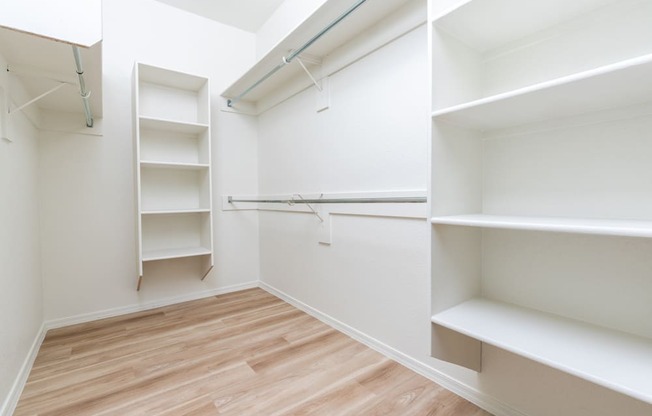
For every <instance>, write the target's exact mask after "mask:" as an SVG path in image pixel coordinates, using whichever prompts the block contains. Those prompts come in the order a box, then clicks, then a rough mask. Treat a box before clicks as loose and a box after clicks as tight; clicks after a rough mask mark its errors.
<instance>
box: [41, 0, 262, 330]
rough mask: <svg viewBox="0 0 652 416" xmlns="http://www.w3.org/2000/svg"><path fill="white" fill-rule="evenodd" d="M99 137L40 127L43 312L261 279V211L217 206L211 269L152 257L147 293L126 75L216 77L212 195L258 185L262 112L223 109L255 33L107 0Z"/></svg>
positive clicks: (65, 312) (53, 314) (153, 5)
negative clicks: (157, 69)
mask: <svg viewBox="0 0 652 416" xmlns="http://www.w3.org/2000/svg"><path fill="white" fill-rule="evenodd" d="M103 7H104V8H103V19H104V40H103V56H102V60H103V83H104V85H103V91H104V120H103V129H104V136H103V137H100V138H98V137H91V136H83V135H71V134H64V133H55V132H43V133H42V136H41V153H40V179H41V181H42V185H43V186H42V207H41V220H42V240H43V278H44V289H45V292H44V293H45V294H44V297H45V316H46V320H48V321H50V320H57V319H64V321H65V320H66V319H67V318H70V317H74V316H77V315H86V316H88V314H95V313H98V312H100V311H107V310H116V308H127V309H128V308H131V307H135V306H138V305H144V304H151V303H152V302H159V301H165V300H166V299H168V300H169V299H172V298H175V297H183V296H186V297H192V296H200V295H201V294H202V293H207V291H209V290H215V289H219V288H226V287H229V286H234V285H238V284H242V283H245V282H252V281H255V280H256V279H257V277H258V223H257V213H255V212H252V213H245V214H244V215H239V216H233V215H228V214H229V213H226V214H222V213H221V212H220V211H219V210H216V216H215V221H214V226H215V229H214V235H215V247H216V252H215V262H216V264H215V269H214V270H213V271H212V272H211V273H210V275H209V276H208V277H207V278H206V280H205V281H203V282H202V281H201V280H200V278H201V274H200V270H199V268H198V262H197V259H194V258H191V259H186V260H175V261H167V262H161V263H159V264H153V265H151V267H147V268H146V269H145V276H144V279H143V284H142V288H141V291H140V292H136V282H137V278H138V270H137V260H136V258H137V252H136V233H135V227H136V214H135V209H136V207H135V199H134V160H133V159H134V148H133V137H132V115H131V94H132V92H131V85H132V84H131V77H132V69H133V65H134V62H135V61H142V62H144V63H148V64H152V65H159V66H163V67H168V68H171V69H177V70H180V71H188V72H191V73H197V74H200V75H207V76H210V78H211V87H212V96H213V99H212V107H213V111H212V120H211V121H212V125H213V163H214V169H213V174H214V178H213V186H214V189H213V192H214V197H215V199H216V200H215V201H214V204H215V206H216V207H219V206H220V205H219V196H220V195H221V194H223V193H224V192H226V191H229V192H232V193H253V192H255V190H256V188H257V162H256V157H257V155H256V152H257V150H256V141H255V136H256V120H255V119H253V118H247V117H240V116H236V115H233V114H230V113H224V112H220V111H219V98H218V97H219V93H220V92H221V91H222V90H223V89H224V88H225V87H226V85H225V82H228V81H229V80H231V79H234V78H237V76H238V75H239V74H240V73H242V72H243V71H244V70H245V69H246V68H247V67H249V66H250V65H251V64H252V62H253V59H254V40H255V37H254V35H253V34H250V33H247V32H244V31H242V30H239V29H235V28H231V27H228V26H225V25H222V24H220V23H217V22H214V21H212V20H209V19H205V18H202V17H199V16H196V15H194V14H191V13H187V12H183V11H180V10H178V9H176V8H172V7H170V6H167V5H164V4H162V3H159V2H155V1H153V0H111V1H105V2H104V5H103Z"/></svg>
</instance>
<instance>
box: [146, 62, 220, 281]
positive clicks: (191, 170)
mask: <svg viewBox="0 0 652 416" xmlns="http://www.w3.org/2000/svg"><path fill="white" fill-rule="evenodd" d="M134 111H135V122H134V126H135V142H136V162H137V167H136V172H137V189H138V239H139V244H138V247H139V256H138V258H139V279H138V289H140V286H141V282H142V278H143V270H144V263H145V262H148V261H157V260H167V259H176V258H184V257H201V260H202V262H203V264H204V268H205V270H206V274H204V277H205V276H206V275H207V274H208V272H209V271H210V269H211V268H212V267H213V226H212V223H213V214H212V186H211V143H210V137H211V133H210V86H209V80H208V78H205V77H200V76H196V75H190V74H186V73H181V72H177V71H172V70H168V69H163V68H158V67H154V66H151V65H146V64H142V63H137V64H136V65H135V67H134Z"/></svg>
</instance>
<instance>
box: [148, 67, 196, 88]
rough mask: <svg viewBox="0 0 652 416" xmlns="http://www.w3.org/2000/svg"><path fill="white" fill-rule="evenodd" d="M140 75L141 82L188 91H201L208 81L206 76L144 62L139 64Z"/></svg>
mask: <svg viewBox="0 0 652 416" xmlns="http://www.w3.org/2000/svg"><path fill="white" fill-rule="evenodd" d="M138 77H139V81H140V82H149V83H152V84H158V85H162V86H165V87H170V88H178V89H181V90H187V91H200V90H201V89H202V88H203V87H204V86H205V85H206V83H207V82H208V79H207V78H205V77H200V76H197V75H192V74H188V73H185V72H178V71H173V70H170V69H163V68H159V67H156V66H151V65H147V64H143V63H139V64H138Z"/></svg>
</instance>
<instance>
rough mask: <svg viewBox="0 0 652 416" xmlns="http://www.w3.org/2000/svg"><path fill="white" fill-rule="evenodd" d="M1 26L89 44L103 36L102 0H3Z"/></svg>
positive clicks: (0, 12)
mask: <svg viewBox="0 0 652 416" xmlns="http://www.w3.org/2000/svg"><path fill="white" fill-rule="evenodd" d="M0 26H5V27H9V28H12V29H16V30H20V31H23V32H28V33H33V34H36V35H39V36H42V37H46V38H51V39H55V40H59V41H62V42H66V43H72V44H76V45H79V46H84V47H89V46H92V45H94V44H95V43H97V42H99V41H101V40H102V1H101V0H60V1H49V0H21V1H3V2H2V3H1V4H0Z"/></svg>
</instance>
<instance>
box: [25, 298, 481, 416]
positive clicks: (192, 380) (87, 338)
mask: <svg viewBox="0 0 652 416" xmlns="http://www.w3.org/2000/svg"><path fill="white" fill-rule="evenodd" d="M216 414H219V415H222V414H224V415H237V416H245V415H256V416H263V415H264V416H267V415H328V416H340V415H356V416H358V415H400V416H407V415H433V416H434V415H437V416H449V415H464V416H476V415H477V416H480V415H488V413H486V412H484V411H482V410H480V409H478V408H477V407H476V406H474V405H473V404H471V403H469V402H467V401H465V400H463V399H461V398H460V397H458V396H455V395H454V394H452V393H450V392H448V391H446V390H444V389H443V388H442V387H439V386H438V385H437V384H434V383H432V382H431V381H429V380H427V379H425V378H423V377H421V376H419V375H417V374H416V373H414V372H412V371H410V370H408V369H406V368H405V367H402V366H401V365H399V364H397V363H395V362H394V361H391V360H389V359H388V358H385V357H384V356H383V355H381V354H379V353H377V352H375V351H373V350H371V349H369V348H368V347H366V346H364V345H362V344H360V343H358V342H356V341H354V340H352V339H351V338H349V337H347V336H346V335H343V334H342V333H340V332H338V331H336V330H334V329H332V328H331V327H329V326H327V325H325V324H323V323H321V322H320V321H318V320H316V319H315V318H312V317H311V316H309V315H307V314H305V313H304V312H301V311H299V310H297V309H296V308H294V307H292V306H290V305H288V304H287V303H285V302H283V301H282V300H280V299H278V298H276V297H274V296H272V295H270V294H268V293H266V292H264V291H262V290H260V289H251V290H246V291H242V292H237V293H232V294H228V295H222V296H217V297H211V298H207V299H202V300H198V301H194V302H188V303H183V304H179V305H174V306H169V307H164V308H160V309H155V310H151V311H147V312H141V313H137V314H132V315H126V316H121V317H117V318H111V319H105V320H102V321H96V322H92V323H87V324H81V325H75V326H70V327H67V328H61V329H57V330H52V331H49V332H48V334H47V337H46V338H45V341H44V343H43V345H42V347H41V350H40V352H39V354H38V357H37V359H36V362H35V364H34V367H33V369H32V372H31V373H30V376H29V380H28V381H27V385H26V387H25V390H24V391H23V394H22V396H21V398H20V402H19V403H18V407H17V409H16V412H15V415H66V416H71V415H75V416H77V415H175V416H176V415H216Z"/></svg>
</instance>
